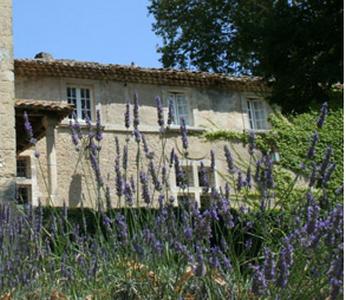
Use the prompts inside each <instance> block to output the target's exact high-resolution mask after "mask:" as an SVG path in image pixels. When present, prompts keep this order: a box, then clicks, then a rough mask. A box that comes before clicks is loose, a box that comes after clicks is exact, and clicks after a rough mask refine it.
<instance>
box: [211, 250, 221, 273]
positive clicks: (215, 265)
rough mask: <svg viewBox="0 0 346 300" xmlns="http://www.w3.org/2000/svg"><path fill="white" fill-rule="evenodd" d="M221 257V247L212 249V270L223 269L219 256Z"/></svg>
mask: <svg viewBox="0 0 346 300" xmlns="http://www.w3.org/2000/svg"><path fill="white" fill-rule="evenodd" d="M219 255H220V249H219V247H212V248H211V249H210V258H209V263H210V265H211V267H212V268H214V269H219V268H220V267H221V264H220V261H219V258H218V256H219Z"/></svg>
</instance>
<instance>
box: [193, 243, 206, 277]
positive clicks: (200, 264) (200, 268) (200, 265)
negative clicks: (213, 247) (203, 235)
mask: <svg viewBox="0 0 346 300" xmlns="http://www.w3.org/2000/svg"><path fill="white" fill-rule="evenodd" d="M194 271H195V275H196V276H197V277H204V276H205V275H206V273H207V268H206V266H205V263H204V260H203V255H202V250H200V247H199V246H197V265H196V267H195V270H194Z"/></svg>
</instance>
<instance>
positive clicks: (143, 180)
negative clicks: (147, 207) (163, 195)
mask: <svg viewBox="0 0 346 300" xmlns="http://www.w3.org/2000/svg"><path fill="white" fill-rule="evenodd" d="M139 178H140V182H141V184H142V198H143V200H144V203H146V204H149V203H150V194H149V187H148V178H147V175H146V174H145V173H144V172H143V171H141V172H140V174H139Z"/></svg>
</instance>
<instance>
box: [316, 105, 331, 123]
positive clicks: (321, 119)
mask: <svg viewBox="0 0 346 300" xmlns="http://www.w3.org/2000/svg"><path fill="white" fill-rule="evenodd" d="M327 114H328V103H327V102H324V103H323V104H322V107H321V110H320V115H319V117H318V120H317V127H318V128H322V126H323V123H324V121H325V119H326V116H327Z"/></svg>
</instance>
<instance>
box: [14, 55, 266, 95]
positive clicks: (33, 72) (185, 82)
mask: <svg viewBox="0 0 346 300" xmlns="http://www.w3.org/2000/svg"><path fill="white" fill-rule="evenodd" d="M14 66H15V75H16V76H28V77H35V76H49V77H67V78H82V79H96V80H102V79H105V80H115V81H125V82H133V83H144V84H158V85H163V84H164V85H177V86H202V87H203V86H204V87H220V88H227V89H228V88H229V89H232V90H244V91H268V87H267V85H266V84H265V82H264V81H263V80H262V79H261V78H259V77H249V76H242V77H236V76H228V75H226V74H221V73H207V72H197V71H183V70H175V69H164V68H157V69H154V68H140V67H134V66H124V65H115V64H100V63H95V62H81V61H74V60H44V59H16V60H15V64H14Z"/></svg>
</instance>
